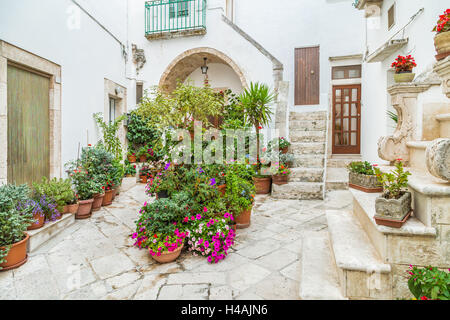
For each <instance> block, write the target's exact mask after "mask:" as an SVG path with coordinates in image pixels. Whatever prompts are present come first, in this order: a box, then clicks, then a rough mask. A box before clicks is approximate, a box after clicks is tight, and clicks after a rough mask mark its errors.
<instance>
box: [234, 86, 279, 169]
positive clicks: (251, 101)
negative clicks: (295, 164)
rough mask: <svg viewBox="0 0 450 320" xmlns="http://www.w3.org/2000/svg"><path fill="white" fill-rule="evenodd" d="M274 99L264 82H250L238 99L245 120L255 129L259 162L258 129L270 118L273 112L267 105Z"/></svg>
mask: <svg viewBox="0 0 450 320" xmlns="http://www.w3.org/2000/svg"><path fill="white" fill-rule="evenodd" d="M275 99H276V95H275V93H274V92H273V91H271V90H270V89H269V87H268V86H267V85H266V84H262V83H259V82H256V83H253V82H252V83H250V88H247V89H245V90H244V92H243V93H242V94H241V95H240V97H239V100H240V101H241V104H242V106H243V108H244V114H245V121H246V122H249V123H251V124H252V125H253V126H254V127H255V130H256V152H257V153H256V155H257V157H256V159H257V160H256V161H257V164H258V165H259V164H260V158H259V149H260V141H259V136H260V130H261V129H262V126H266V125H268V124H269V122H270V121H271V120H272V115H273V112H272V110H271V109H270V107H269V105H270V104H271V103H273V102H274V101H275Z"/></svg>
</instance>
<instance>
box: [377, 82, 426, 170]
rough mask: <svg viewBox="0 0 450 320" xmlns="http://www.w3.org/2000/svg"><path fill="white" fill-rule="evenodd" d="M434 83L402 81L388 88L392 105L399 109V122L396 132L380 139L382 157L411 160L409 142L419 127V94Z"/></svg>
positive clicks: (379, 147) (379, 145) (379, 146)
mask: <svg viewBox="0 0 450 320" xmlns="http://www.w3.org/2000/svg"><path fill="white" fill-rule="evenodd" d="M431 85H433V83H415V82H411V83H400V84H396V85H394V86H391V87H389V88H388V92H389V94H390V95H391V101H392V106H393V107H394V109H395V110H396V111H397V114H398V123H397V128H396V129H395V131H394V133H393V134H392V135H390V136H387V137H381V138H380V139H379V141H378V155H379V157H380V158H381V159H383V160H387V161H395V160H396V159H399V158H400V159H403V160H404V161H406V162H407V161H409V150H408V147H407V145H406V144H407V142H409V141H413V140H414V136H415V130H416V128H417V96H418V94H419V93H421V92H424V91H426V90H428V88H430V86H431Z"/></svg>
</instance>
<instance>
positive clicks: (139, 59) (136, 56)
mask: <svg viewBox="0 0 450 320" xmlns="http://www.w3.org/2000/svg"><path fill="white" fill-rule="evenodd" d="M132 48H133V62H134V63H135V64H136V74H139V71H140V70H141V69H142V68H143V67H144V65H145V63H146V62H147V59H146V58H145V52H144V49H138V48H137V46H136V45H135V44H133V46H132Z"/></svg>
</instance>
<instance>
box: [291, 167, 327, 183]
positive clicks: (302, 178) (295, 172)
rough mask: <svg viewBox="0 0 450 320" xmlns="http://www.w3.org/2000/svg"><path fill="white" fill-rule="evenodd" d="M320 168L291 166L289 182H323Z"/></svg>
mask: <svg viewBox="0 0 450 320" xmlns="http://www.w3.org/2000/svg"><path fill="white" fill-rule="evenodd" d="M323 171H324V169H322V168H291V174H290V176H289V182H323Z"/></svg>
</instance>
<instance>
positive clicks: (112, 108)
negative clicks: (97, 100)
mask: <svg viewBox="0 0 450 320" xmlns="http://www.w3.org/2000/svg"><path fill="white" fill-rule="evenodd" d="M114 121H116V99H114V98H109V123H113V122H114Z"/></svg>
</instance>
